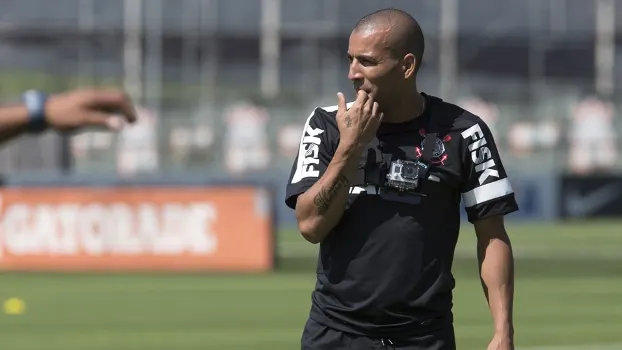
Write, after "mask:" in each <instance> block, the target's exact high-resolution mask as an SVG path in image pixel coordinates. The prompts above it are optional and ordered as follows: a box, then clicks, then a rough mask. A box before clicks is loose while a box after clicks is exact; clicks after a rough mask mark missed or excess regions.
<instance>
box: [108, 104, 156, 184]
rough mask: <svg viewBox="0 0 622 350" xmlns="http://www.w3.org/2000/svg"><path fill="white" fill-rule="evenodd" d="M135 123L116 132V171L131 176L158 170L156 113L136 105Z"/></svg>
mask: <svg viewBox="0 0 622 350" xmlns="http://www.w3.org/2000/svg"><path fill="white" fill-rule="evenodd" d="M136 117H137V118H136V123H134V124H133V125H130V126H129V127H126V128H125V129H123V130H122V131H121V132H120V133H119V134H118V141H117V171H118V172H119V174H120V175H123V176H131V175H135V174H139V173H151V172H155V171H157V170H158V167H159V153H158V124H157V116H156V114H155V113H154V112H153V111H151V110H149V109H147V108H144V107H136Z"/></svg>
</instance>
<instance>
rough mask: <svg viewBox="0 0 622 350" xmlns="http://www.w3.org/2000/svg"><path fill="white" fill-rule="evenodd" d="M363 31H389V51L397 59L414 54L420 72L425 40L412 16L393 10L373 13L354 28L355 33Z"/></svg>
mask: <svg viewBox="0 0 622 350" xmlns="http://www.w3.org/2000/svg"><path fill="white" fill-rule="evenodd" d="M361 31H389V35H388V37H387V42H386V44H387V46H388V49H389V50H391V52H392V53H393V54H394V55H395V56H396V57H397V58H401V57H404V55H406V54H409V53H411V54H413V55H414V56H415V59H416V60H417V66H416V70H419V67H420V66H421V61H422V59H423V51H424V49H425V40H424V38H423V31H422V30H421V27H420V26H419V23H417V21H416V20H415V19H414V18H413V17H412V16H411V15H409V14H408V13H406V12H404V11H402V10H398V9H392V8H390V9H383V10H379V11H376V12H372V13H370V14H368V15H367V16H365V17H363V18H361V19H360V20H359V21H358V23H357V24H356V26H355V27H354V30H353V32H361Z"/></svg>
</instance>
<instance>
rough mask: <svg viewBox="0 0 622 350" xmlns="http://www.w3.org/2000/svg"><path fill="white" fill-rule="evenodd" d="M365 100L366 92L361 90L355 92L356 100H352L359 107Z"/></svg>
mask: <svg viewBox="0 0 622 350" xmlns="http://www.w3.org/2000/svg"><path fill="white" fill-rule="evenodd" d="M365 101H367V92H365V91H363V90H359V91H358V92H357V93H356V101H354V104H355V105H357V106H359V107H363V105H364V104H365Z"/></svg>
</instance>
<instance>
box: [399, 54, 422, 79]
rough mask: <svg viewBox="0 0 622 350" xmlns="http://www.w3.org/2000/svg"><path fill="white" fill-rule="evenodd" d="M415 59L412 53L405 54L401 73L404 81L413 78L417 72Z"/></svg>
mask: <svg viewBox="0 0 622 350" xmlns="http://www.w3.org/2000/svg"><path fill="white" fill-rule="evenodd" d="M418 64H419V62H417V58H416V57H415V55H413V54H412V53H409V54H406V56H404V58H403V59H402V71H403V72H404V79H409V78H412V77H414V76H415V73H416V72H417V65H418Z"/></svg>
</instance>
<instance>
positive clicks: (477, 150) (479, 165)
mask: <svg viewBox="0 0 622 350" xmlns="http://www.w3.org/2000/svg"><path fill="white" fill-rule="evenodd" d="M462 138H464V139H465V140H467V139H470V144H469V152H471V160H472V161H473V164H475V172H477V173H478V174H479V173H481V175H480V176H479V179H478V180H479V184H480V185H482V184H484V182H486V180H487V179H488V178H489V177H496V178H499V171H497V169H496V168H495V167H496V164H495V160H494V159H493V157H492V151H491V150H490V148H489V147H488V146H487V144H488V141H486V137H484V133H483V132H482V129H481V128H480V126H479V125H478V124H475V125H473V126H472V127H470V128H468V129H467V130H465V131H463V132H462Z"/></svg>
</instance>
